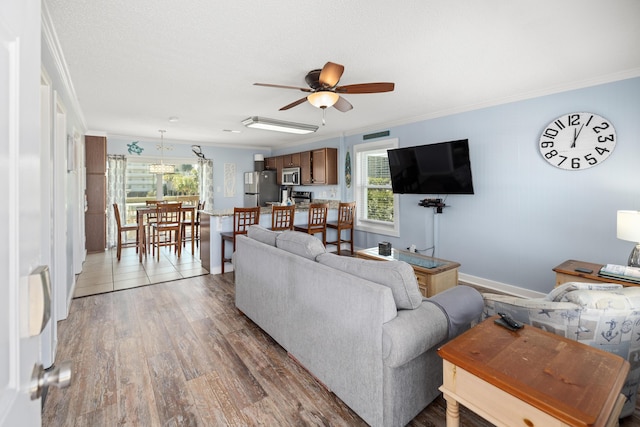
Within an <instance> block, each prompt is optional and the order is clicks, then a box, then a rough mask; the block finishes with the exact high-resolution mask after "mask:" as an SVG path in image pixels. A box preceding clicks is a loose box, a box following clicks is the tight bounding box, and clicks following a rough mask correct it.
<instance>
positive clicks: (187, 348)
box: [42, 273, 640, 427]
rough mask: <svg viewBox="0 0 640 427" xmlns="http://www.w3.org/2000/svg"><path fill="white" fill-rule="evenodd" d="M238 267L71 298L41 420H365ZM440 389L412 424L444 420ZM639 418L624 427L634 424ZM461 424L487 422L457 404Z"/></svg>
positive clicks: (424, 426)
mask: <svg viewBox="0 0 640 427" xmlns="http://www.w3.org/2000/svg"><path fill="white" fill-rule="evenodd" d="M234 295H235V294H234V286H233V273H227V274H225V275H209V276H200V277H194V278H190V279H183V280H179V281H175V282H167V283H161V284H156V285H151V286H144V287H140V288H133V289H128V290H123V291H119V292H114V293H108V294H100V295H94V296H88V297H84V298H77V299H74V300H73V302H72V305H71V309H70V313H69V316H68V318H67V319H66V320H64V321H62V322H59V324H58V340H59V342H58V354H57V356H56V362H58V363H59V362H60V361H62V360H71V361H72V363H73V368H72V369H73V377H72V384H71V386H70V387H69V388H67V389H63V390H59V389H56V388H52V389H50V390H49V393H48V395H47V398H46V400H45V404H44V409H43V416H42V425H43V426H45V427H60V426H88V427H89V426H91V427H94V426H127V427H129V426H196V425H197V426H227V425H232V426H254V425H256V426H257V425H262V426H271V425H278V426H281V425H283V426H284V425H292V426H345V427H346V426H365V425H366V424H365V423H364V422H363V421H362V419H360V417H358V415H356V414H355V413H354V412H353V411H351V410H350V409H349V408H348V407H347V406H346V405H345V404H344V403H343V402H342V401H341V400H340V399H338V398H337V397H336V396H335V395H334V394H333V393H331V392H330V391H327V390H326V389H325V388H324V387H323V386H322V385H320V384H319V383H318V382H317V381H316V380H315V379H314V378H313V377H312V376H311V375H310V374H309V373H308V372H307V371H305V370H304V369H303V368H302V367H300V366H299V365H298V364H297V363H296V362H295V361H294V360H293V359H291V358H290V357H289V356H288V355H287V353H286V352H285V351H284V349H283V348H282V347H280V346H279V345H278V344H276V343H275V341H274V340H273V339H272V338H271V337H270V336H268V335H267V334H265V333H264V332H263V331H262V330H261V329H260V328H258V327H257V326H256V325H255V324H254V323H253V322H251V320H249V319H248V318H247V317H246V316H244V315H243V314H242V313H240V312H239V311H238V310H237V309H236V308H235V304H234ZM445 408H446V405H445V403H444V400H443V399H442V398H441V397H440V398H438V399H436V401H434V402H433V403H432V404H431V405H429V406H428V407H427V408H426V409H425V410H424V411H422V412H421V413H420V414H419V415H418V416H417V417H416V418H415V419H414V420H412V421H411V423H409V425H410V426H413V427H434V426H438V427H444V426H445ZM636 420H637V417H635V416H634V417H629V418H627V419H625V420H623V423H622V424H621V427H638V426H640V423H638V422H637V421H636ZM461 425H462V426H463V427H465V426H468V427H490V426H491V424H489V423H487V422H486V421H484V420H482V419H481V418H480V417H478V416H477V415H475V414H473V413H471V412H470V411H468V410H466V409H465V408H461Z"/></svg>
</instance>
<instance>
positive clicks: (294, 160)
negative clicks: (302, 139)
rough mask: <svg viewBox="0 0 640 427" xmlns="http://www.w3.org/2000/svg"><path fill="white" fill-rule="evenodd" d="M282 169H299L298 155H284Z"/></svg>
mask: <svg viewBox="0 0 640 427" xmlns="http://www.w3.org/2000/svg"><path fill="white" fill-rule="evenodd" d="M282 167H284V168H299V167H300V153H293V154H284V155H283V156H282Z"/></svg>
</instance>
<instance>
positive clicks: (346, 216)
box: [327, 202, 356, 255]
mask: <svg viewBox="0 0 640 427" xmlns="http://www.w3.org/2000/svg"><path fill="white" fill-rule="evenodd" d="M355 213H356V202H340V204H339V205H338V221H337V222H328V223H327V228H333V229H335V230H338V236H337V237H336V241H334V242H327V243H328V244H330V245H337V246H338V255H340V246H341V245H342V243H349V244H350V245H351V255H353V218H354V216H355ZM346 230H349V239H344V238H342V232H343V231H346Z"/></svg>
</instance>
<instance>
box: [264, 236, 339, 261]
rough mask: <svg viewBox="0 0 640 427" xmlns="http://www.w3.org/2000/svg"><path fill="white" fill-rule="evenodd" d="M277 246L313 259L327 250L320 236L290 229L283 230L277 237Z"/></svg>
mask: <svg viewBox="0 0 640 427" xmlns="http://www.w3.org/2000/svg"><path fill="white" fill-rule="evenodd" d="M276 247H278V248H280V249H282V250H283V251H287V252H291V253H292V254H296V255H300V256H302V257H305V258H308V259H310V260H312V261H315V259H316V257H317V256H318V255H320V254H324V253H326V252H327V250H326V249H325V247H324V245H323V244H322V242H321V241H320V240H319V239H318V238H316V237H314V236H312V235H310V234H307V233H301V232H299V231H290V230H287V231H283V232H282V233H280V234H279V235H278V236H277V237H276Z"/></svg>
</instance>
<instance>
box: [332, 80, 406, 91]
mask: <svg viewBox="0 0 640 427" xmlns="http://www.w3.org/2000/svg"><path fill="white" fill-rule="evenodd" d="M394 88H395V84H394V83H391V82H380V83H360V84H355V85H346V86H338V87H337V88H336V92H338V93H380V92H391V91H393V89H394Z"/></svg>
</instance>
